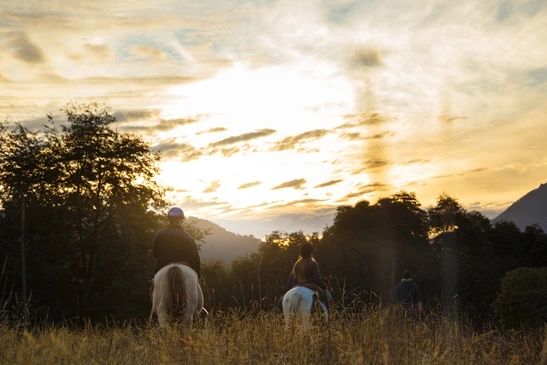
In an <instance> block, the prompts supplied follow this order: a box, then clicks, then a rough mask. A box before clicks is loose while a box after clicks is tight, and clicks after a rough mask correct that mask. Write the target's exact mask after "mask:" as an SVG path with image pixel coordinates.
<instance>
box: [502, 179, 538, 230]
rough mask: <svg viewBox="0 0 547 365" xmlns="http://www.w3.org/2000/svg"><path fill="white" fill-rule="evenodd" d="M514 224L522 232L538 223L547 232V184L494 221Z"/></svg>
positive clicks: (528, 194) (530, 193)
mask: <svg viewBox="0 0 547 365" xmlns="http://www.w3.org/2000/svg"><path fill="white" fill-rule="evenodd" d="M501 220H506V221H512V222H514V223H515V224H516V225H517V226H518V227H519V228H520V229H521V230H522V229H524V228H525V227H526V226H530V225H532V224H534V223H538V224H539V225H540V226H541V228H543V230H544V231H547V183H545V184H541V185H540V186H539V187H538V188H537V189H534V190H532V191H530V192H529V193H527V194H526V195H524V196H523V197H521V198H520V199H518V200H517V201H516V202H514V203H513V204H511V206H509V208H507V209H506V210H505V211H504V212H503V213H501V214H500V215H499V216H497V217H496V218H494V219H493V220H492V223H495V222H499V221H501Z"/></svg>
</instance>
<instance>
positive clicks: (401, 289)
mask: <svg viewBox="0 0 547 365" xmlns="http://www.w3.org/2000/svg"><path fill="white" fill-rule="evenodd" d="M421 295H422V294H421V292H420V287H419V286H418V284H416V283H415V282H414V281H412V279H402V280H401V282H400V283H399V284H397V286H396V287H395V293H394V298H395V300H396V301H397V302H398V303H399V304H401V305H402V306H403V307H407V308H408V307H411V306H413V305H415V304H418V302H419V301H420V298H421Z"/></svg>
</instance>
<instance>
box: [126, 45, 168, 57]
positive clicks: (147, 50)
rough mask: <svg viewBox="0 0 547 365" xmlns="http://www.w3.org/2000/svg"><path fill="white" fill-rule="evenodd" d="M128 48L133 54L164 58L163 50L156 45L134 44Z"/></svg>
mask: <svg viewBox="0 0 547 365" xmlns="http://www.w3.org/2000/svg"><path fill="white" fill-rule="evenodd" d="M128 50H129V52H130V53H132V54H133V55H135V56H137V57H140V58H145V59H150V60H163V59H164V58H165V56H166V55H165V52H163V51H162V50H161V49H158V48H156V47H152V46H149V45H145V44H134V45H131V46H129V47H128Z"/></svg>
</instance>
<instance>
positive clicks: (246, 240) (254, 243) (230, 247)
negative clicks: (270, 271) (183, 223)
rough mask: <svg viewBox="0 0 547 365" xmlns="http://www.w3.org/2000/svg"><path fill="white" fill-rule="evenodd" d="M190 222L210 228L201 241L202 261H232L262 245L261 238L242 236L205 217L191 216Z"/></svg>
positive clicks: (200, 227)
mask: <svg viewBox="0 0 547 365" xmlns="http://www.w3.org/2000/svg"><path fill="white" fill-rule="evenodd" d="M188 220H189V223H191V224H192V225H193V226H195V227H196V228H199V229H201V230H207V229H209V234H208V235H207V236H205V238H204V239H203V241H204V242H198V243H201V251H200V257H201V260H202V261H210V260H216V259H221V260H224V262H226V263H228V264H229V263H231V262H232V261H233V260H234V259H235V258H238V257H240V256H243V255H246V254H248V253H251V252H256V251H257V250H258V246H259V245H260V239H258V238H256V237H254V236H253V235H250V236H242V235H239V234H235V233H232V232H229V231H227V230H225V229H224V228H222V227H221V226H219V225H218V224H215V223H213V222H210V221H208V220H205V219H200V218H195V217H190V218H189V219H188Z"/></svg>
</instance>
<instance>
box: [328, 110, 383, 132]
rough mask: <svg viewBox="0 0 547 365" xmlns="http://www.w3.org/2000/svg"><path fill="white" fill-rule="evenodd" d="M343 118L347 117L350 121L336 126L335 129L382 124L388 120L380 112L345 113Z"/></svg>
mask: <svg viewBox="0 0 547 365" xmlns="http://www.w3.org/2000/svg"><path fill="white" fill-rule="evenodd" d="M344 119H347V120H349V121H350V122H348V123H344V124H342V125H340V126H338V127H336V129H347V128H355V127H363V126H376V125H381V124H384V123H386V122H387V121H388V119H387V117H385V116H384V115H382V114H380V113H350V114H345V115H344Z"/></svg>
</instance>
